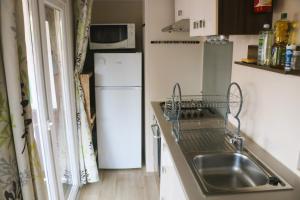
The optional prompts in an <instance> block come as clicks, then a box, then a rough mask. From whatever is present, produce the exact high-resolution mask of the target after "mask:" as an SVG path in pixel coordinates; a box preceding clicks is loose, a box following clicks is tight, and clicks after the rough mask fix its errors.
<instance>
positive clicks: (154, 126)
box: [151, 124, 161, 139]
mask: <svg viewBox="0 0 300 200" xmlns="http://www.w3.org/2000/svg"><path fill="white" fill-rule="evenodd" d="M151 129H152V133H153V138H154V139H160V138H161V136H160V131H159V126H158V124H152V125H151Z"/></svg>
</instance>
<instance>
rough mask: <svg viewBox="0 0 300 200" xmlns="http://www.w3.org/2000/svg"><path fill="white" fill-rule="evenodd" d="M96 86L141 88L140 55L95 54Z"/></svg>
mask: <svg viewBox="0 0 300 200" xmlns="http://www.w3.org/2000/svg"><path fill="white" fill-rule="evenodd" d="M94 61H95V85H96V86H103V87H105V86H125V87H126V86H129V87H130V86H141V85H142V54H141V53H95V55H94Z"/></svg>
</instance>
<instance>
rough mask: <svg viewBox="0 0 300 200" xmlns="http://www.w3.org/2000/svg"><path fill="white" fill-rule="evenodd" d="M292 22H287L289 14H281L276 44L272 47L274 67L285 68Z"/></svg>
mask: <svg viewBox="0 0 300 200" xmlns="http://www.w3.org/2000/svg"><path fill="white" fill-rule="evenodd" d="M289 28H290V22H289V21H288V20H287V13H282V14H281V19H280V20H278V21H277V22H276V23H275V27H274V34H275V43H274V45H273V47H272V63H271V65H272V66H274V67H280V68H283V67H284V66H285V53H286V45H287V43H288V39H289V37H288V35H289Z"/></svg>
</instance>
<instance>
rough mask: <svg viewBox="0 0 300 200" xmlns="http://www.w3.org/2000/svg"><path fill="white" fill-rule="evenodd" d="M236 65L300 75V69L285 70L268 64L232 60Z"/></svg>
mask: <svg viewBox="0 0 300 200" xmlns="http://www.w3.org/2000/svg"><path fill="white" fill-rule="evenodd" d="M234 63H235V64H237V65H240V66H246V67H252V68H255V69H260V70H265V71H270V72H275V73H279V74H288V75H293V76H300V70H293V71H289V72H288V71H285V70H284V69H279V68H273V67H268V66H259V65H257V64H248V63H244V62H237V61H236V62H234Z"/></svg>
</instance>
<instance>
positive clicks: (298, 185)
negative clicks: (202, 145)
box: [152, 102, 300, 200]
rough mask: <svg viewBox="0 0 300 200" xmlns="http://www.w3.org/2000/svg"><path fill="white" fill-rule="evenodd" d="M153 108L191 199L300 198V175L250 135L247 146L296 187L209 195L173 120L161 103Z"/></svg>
mask: <svg viewBox="0 0 300 200" xmlns="http://www.w3.org/2000/svg"><path fill="white" fill-rule="evenodd" d="M152 108H153V111H154V115H155V116H156V119H157V122H158V125H159V127H160V129H161V133H162V134H163V136H164V138H165V140H166V143H167V145H168V148H169V150H170V153H171V156H172V158H173V161H174V164H175V166H176V170H177V174H178V176H179V177H180V179H181V182H182V185H183V187H184V189H185V191H186V194H187V197H188V198H189V200H201V199H205V200H206V199H207V200H300V177H298V176H297V175H295V174H294V173H293V172H291V171H290V170H289V169H287V168H286V167H285V166H284V165H283V164H281V163H280V162H278V161H277V160H276V159H275V158H273V157H272V156H271V155H270V154H269V153H268V152H266V151H265V150H263V149H262V148H261V147H260V146H259V145H257V144H256V143H255V142H253V141H252V140H251V139H249V138H247V137H246V147H247V149H248V150H250V151H251V152H253V153H254V154H255V155H256V156H257V157H258V158H259V159H260V160H262V161H263V162H264V163H265V164H266V165H268V166H270V167H271V168H272V170H274V171H275V172H277V173H278V174H279V175H280V176H281V177H282V178H284V179H285V180H286V181H287V182H288V183H289V184H290V185H291V186H292V187H293V190H285V191H270V192H269V191H267V192H253V193H243V194H233V195H210V196H205V194H204V193H203V192H202V190H201V188H200V186H199V185H198V182H197V180H196V178H195V177H194V174H193V172H192V170H191V168H190V166H189V164H188V162H187V161H186V159H185V156H184V154H183V152H182V151H181V149H180V147H179V145H178V144H177V143H176V142H175V139H174V137H173V135H172V127H171V123H170V122H168V121H167V120H165V118H164V116H163V112H162V110H161V107H160V102H152ZM215 122H216V121H215V120H214V119H213V120H211V119H207V120H206V119H203V120H202V121H201V123H202V124H205V125H206V127H208V126H209V125H210V124H212V123H215ZM212 125H213V124H212Z"/></svg>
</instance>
